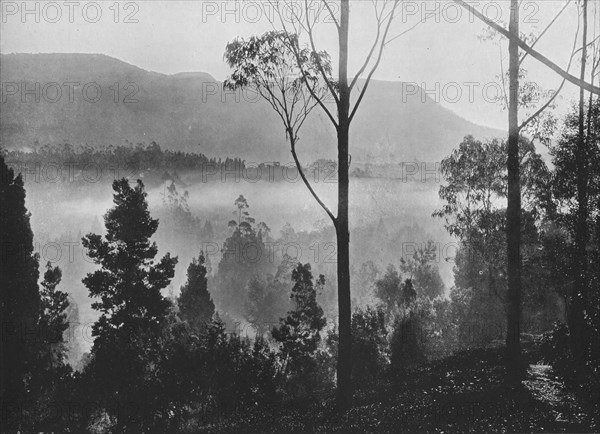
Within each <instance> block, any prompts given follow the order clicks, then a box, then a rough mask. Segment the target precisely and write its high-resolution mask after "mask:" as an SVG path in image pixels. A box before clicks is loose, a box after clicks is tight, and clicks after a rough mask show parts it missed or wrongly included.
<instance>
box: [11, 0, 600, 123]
mask: <svg viewBox="0 0 600 434" xmlns="http://www.w3.org/2000/svg"><path fill="white" fill-rule="evenodd" d="M383 1H385V0H383ZM566 1H567V0H537V1H531V0H522V2H521V22H522V31H523V32H530V31H534V32H536V33H540V32H541V31H542V30H543V29H544V28H545V27H546V25H547V24H548V23H549V22H550V21H551V20H552V19H553V17H554V16H555V15H556V13H557V12H559V11H560V10H561V9H562V7H563V6H564V4H565V2H566ZM295 3H296V4H299V3H300V2H299V0H295ZM381 3H382V2H381V1H380V4H381ZM470 3H471V4H472V5H473V6H475V7H477V9H478V10H480V11H482V12H484V13H485V14H486V15H488V16H489V17H490V18H492V19H495V20H496V21H499V22H503V23H505V22H506V21H507V20H508V15H509V9H508V1H507V0H499V1H498V0H497V1H486V0H480V1H470ZM575 3H576V1H574V0H573V1H571V4H569V6H568V7H567V8H566V9H565V11H564V12H563V13H562V14H561V16H560V17H559V18H558V19H557V20H556V22H555V23H554V25H553V26H552V27H551V28H550V29H549V30H548V32H547V33H546V34H545V35H544V37H543V39H542V40H541V41H540V42H539V43H538V44H537V45H536V49H538V50H539V51H540V52H542V53H544V54H545V55H546V56H548V57H549V58H550V59H551V60H553V61H554V62H556V63H557V64H559V65H561V66H563V67H566V65H567V63H568V58H569V55H570V53H571V49H572V45H573V42H574V37H575V32H576V29H577V20H578V10H577V7H576V5H575ZM599 3H600V0H591V2H590V7H591V9H592V10H593V11H594V14H592V15H593V16H595V17H596V18H597V17H598V12H599V10H600V5H599ZM331 4H332V5H333V7H334V10H335V9H336V8H339V7H338V6H336V2H331ZM0 5H1V10H2V17H1V28H0V53H2V54H8V53H102V54H106V55H108V56H112V57H116V58H118V59H120V60H123V61H125V62H127V63H131V64H133V65H136V66H138V67H140V68H143V69H146V70H151V71H156V72H161V73H165V74H174V73H178V72H190V71H203V72H208V73H210V74H211V75H212V76H213V77H215V78H217V79H220V80H222V79H224V78H225V77H226V76H227V74H228V72H229V70H228V67H227V65H226V64H225V62H224V61H223V51H224V48H225V45H226V44H227V42H229V41H231V40H232V39H233V38H235V37H236V36H242V37H243V36H250V35H254V34H260V33H263V32H264V31H267V30H270V29H272V25H271V24H270V22H269V18H275V19H277V17H276V16H275V15H274V12H273V9H272V8H271V7H270V6H269V3H268V1H264V0H263V1H261V0H241V1H237V2H236V1H209V0H189V1H178V0H175V1H172V0H171V1H163V0H146V1H139V0H138V1H119V2H116V1H111V0H109V1H106V0H103V1H97V2H92V1H31V0H30V1H27V2H22V1H7V0H0ZM315 11H317V9H314V10H313V11H311V12H309V13H319V15H318V16H319V22H320V23H319V26H318V28H317V32H316V44H317V46H318V47H319V49H326V50H327V51H328V52H329V53H330V54H331V55H332V57H333V59H334V62H335V61H337V40H336V37H337V34H336V30H335V26H334V24H332V23H327V22H325V21H326V20H325V17H326V14H325V11H324V10H321V11H317V12H315ZM292 18H293V17H292V14H291V13H288V19H287V20H286V21H288V22H287V24H288V25H289V24H290V23H291V20H292ZM284 19H285V18H284ZM350 23H351V29H350V31H351V35H350V50H351V56H350V71H356V70H358V69H359V68H360V65H361V63H362V61H363V60H364V58H365V55H366V53H367V52H368V50H369V48H370V46H371V44H372V41H373V38H374V36H375V29H376V27H375V25H374V15H373V7H372V4H371V2H370V1H366V0H351V16H350ZM590 24H591V27H592V28H591V29H590V36H592V35H598V33H600V32H599V30H598V26H599V25H600V22H599V20H598V19H596V20H595V21H592V22H591V23H590ZM276 25H277V22H276ZM413 26H415V27H414V28H413ZM411 28H412V30H410V31H408V32H407V33H405V34H404V35H402V36H400V37H399V38H398V39H396V40H394V41H393V42H392V43H390V44H389V45H388V46H387V48H386V50H385V53H384V57H383V59H382V62H381V65H380V67H379V69H378V71H377V72H376V73H375V75H374V78H376V79H380V80H389V81H404V82H414V83H417V84H418V85H419V86H421V87H423V88H425V89H426V90H427V91H428V95H429V96H430V97H431V98H434V99H436V100H437V101H439V102H440V103H441V104H443V105H444V106H445V107H448V108H450V109H451V110H453V111H454V112H456V113H458V114H459V115H460V116H462V117H464V118H466V119H468V120H470V121H473V122H476V123H478V124H482V125H488V126H492V127H496V128H500V129H505V127H506V122H507V121H506V113H505V112H503V111H502V109H501V107H500V106H499V105H498V104H497V103H495V102H493V101H492V100H493V99H494V97H495V96H496V94H497V90H498V88H499V85H500V79H499V78H498V75H499V74H500V70H501V66H500V58H501V57H503V58H504V62H503V63H504V67H505V68H506V66H507V63H508V62H507V43H506V41H503V42H502V45H501V47H498V45H496V44H494V43H493V42H489V41H488V42H482V41H480V39H479V38H478V35H481V34H482V33H483V30H484V28H485V25H484V24H482V23H481V22H479V21H478V19H477V18H475V17H473V16H471V15H470V14H469V13H468V12H467V11H466V10H464V9H461V8H460V7H458V6H457V5H455V4H454V3H453V2H452V1H451V0H441V1H437V0H423V1H409V0H405V1H403V2H402V6H401V7H400V9H399V13H398V14H397V18H396V20H395V22H394V24H393V26H392V29H391V31H390V34H392V35H398V34H400V33H402V32H404V31H406V30H408V29H411ZM579 36H580V37H581V34H580V35H579ZM524 66H525V67H526V69H527V70H528V72H529V74H528V79H529V80H532V81H535V82H536V83H538V84H539V85H540V86H541V87H542V88H545V89H556V88H557V87H558V85H559V84H560V81H561V79H560V78H559V77H558V76H557V75H556V74H555V73H554V72H552V71H551V70H549V69H548V68H546V67H545V66H543V65H541V64H540V63H538V62H537V61H536V60H534V59H532V58H529V59H528V60H526V62H525V63H524ZM578 71H579V60H578V59H575V61H574V62H573V64H572V65H571V73H573V74H575V75H578ZM563 95H564V100H563V102H562V107H563V109H564V108H565V107H567V106H568V105H569V104H570V102H569V100H570V99H572V98H574V96H575V95H576V88H575V87H574V86H572V85H567V86H565V89H564V91H563Z"/></svg>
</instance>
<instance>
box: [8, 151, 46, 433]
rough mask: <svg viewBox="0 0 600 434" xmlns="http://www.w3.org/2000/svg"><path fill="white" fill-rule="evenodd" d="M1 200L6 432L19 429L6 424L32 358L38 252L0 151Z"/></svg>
mask: <svg viewBox="0 0 600 434" xmlns="http://www.w3.org/2000/svg"><path fill="white" fill-rule="evenodd" d="M0 204H1V205H0V294H1V297H0V319H1V321H2V339H0V346H1V347H0V372H1V373H2V374H1V381H0V391H1V401H2V422H1V423H2V431H3V432H5V431H6V430H12V429H15V428H18V427H16V426H10V427H9V426H7V424H10V423H12V422H16V423H17V424H18V423H19V421H20V420H19V418H16V419H11V417H10V416H11V415H14V414H16V413H15V412H17V411H18V410H17V409H18V408H21V407H22V405H23V402H24V400H26V399H28V396H27V384H26V377H27V374H28V373H29V372H30V371H31V369H32V367H33V363H34V360H35V357H36V351H37V343H38V342H37V333H36V330H37V322H38V318H39V311H40V294H39V291H38V284H37V281H38V278H39V271H38V255H37V254H35V253H34V252H33V232H32V231H31V226H30V223H29V217H30V214H29V212H27V208H26V207H25V188H24V186H23V179H22V177H21V175H17V176H15V173H14V171H13V170H12V169H10V168H8V166H7V165H6V163H5V161H4V157H3V156H2V154H0ZM32 331H33V333H31V332H32ZM25 332H27V333H25ZM6 406H8V407H10V408H6ZM7 415H8V417H5V416H7ZM5 428H6V430H5Z"/></svg>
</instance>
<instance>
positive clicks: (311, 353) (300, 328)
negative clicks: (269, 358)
mask: <svg viewBox="0 0 600 434" xmlns="http://www.w3.org/2000/svg"><path fill="white" fill-rule="evenodd" d="M292 280H293V281H294V287H293V288H292V294H291V296H290V297H291V299H292V300H293V302H294V303H295V308H294V310H292V311H290V312H288V316H287V317H286V318H282V319H281V325H280V326H279V327H275V328H273V331H272V335H273V338H274V339H275V340H276V341H277V342H279V343H280V345H281V355H282V357H283V361H284V369H285V371H286V372H287V374H288V375H289V380H290V381H289V385H291V387H293V388H294V389H296V390H295V391H294V393H296V394H298V393H300V394H305V393H307V392H311V389H312V388H314V387H315V384H314V380H316V377H315V375H314V374H315V371H316V358H315V354H316V351H317V349H318V346H319V342H320V341H321V335H320V332H321V330H322V329H323V327H325V324H326V322H327V320H326V318H325V316H324V314H323V309H322V308H321V306H319V304H318V303H317V288H322V287H323V286H324V285H325V277H324V276H323V275H320V276H319V279H318V280H317V283H316V287H315V284H314V283H313V275H312V272H311V269H310V264H305V265H302V264H300V263H298V265H297V267H296V268H295V269H294V270H293V271H292Z"/></svg>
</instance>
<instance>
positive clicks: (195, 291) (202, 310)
mask: <svg viewBox="0 0 600 434" xmlns="http://www.w3.org/2000/svg"><path fill="white" fill-rule="evenodd" d="M177 304H178V306H179V316H180V317H181V319H182V320H184V321H187V322H188V323H189V324H190V326H191V327H192V329H193V330H195V331H200V330H204V328H205V327H206V324H208V323H209V322H211V321H212V317H213V315H214V313H215V304H214V303H213V301H212V298H211V296H210V293H209V291H208V280H207V278H206V267H205V266H204V252H200V255H199V256H198V259H196V258H194V259H193V260H192V262H191V264H190V265H189V267H188V270H187V282H186V284H185V285H184V286H182V287H181V295H180V296H179V298H178V299H177Z"/></svg>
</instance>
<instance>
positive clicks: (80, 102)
mask: <svg viewBox="0 0 600 434" xmlns="http://www.w3.org/2000/svg"><path fill="white" fill-rule="evenodd" d="M0 64H1V68H0V78H1V80H2V83H3V86H2V105H1V108H2V110H1V112H0V143H1V144H2V146H4V147H6V148H22V147H30V146H32V145H33V144H34V143H36V142H37V143H39V144H46V143H61V142H69V143H72V144H78V143H87V144H90V145H93V146H102V145H107V144H121V143H124V142H125V141H129V142H133V143H138V142H147V143H148V142H150V141H156V142H158V143H159V144H161V146H162V147H164V148H168V149H181V150H186V151H199V152H203V153H205V154H208V155H210V156H239V157H242V158H245V159H246V160H248V161H256V162H259V161H273V160H280V161H291V157H290V153H289V149H288V146H287V144H286V142H285V135H284V133H283V128H282V125H281V121H280V119H279V118H278V117H277V115H276V114H275V113H274V112H273V111H272V109H271V108H270V106H269V105H268V104H267V103H265V102H264V101H261V100H258V99H257V98H256V96H255V95H254V94H252V93H251V92H244V93H239V92H238V93H237V94H231V93H228V92H224V91H223V90H222V86H221V83H220V82H218V81H217V80H215V79H214V78H213V77H211V76H210V75H209V74H206V73H201V72H186V73H179V74H175V75H170V76H169V75H164V74H159V73H155V72H149V71H145V70H143V69H140V68H138V67H135V66H133V65H130V64H127V63H125V62H122V61H120V60H117V59H114V58H111V57H108V56H105V55H96V54H93V55H92V54H8V55H0ZM402 89H403V85H402V83H401V82H381V81H373V82H372V83H371V86H370V88H369V91H368V92H367V96H366V97H365V99H364V101H363V105H362V106H361V108H360V109H359V112H358V115H357V117H356V119H355V121H354V123H353V126H352V130H351V137H352V142H351V152H352V154H353V158H354V159H355V161H361V160H365V159H367V158H369V159H375V160H376V161H377V160H379V161H387V162H389V161H390V159H393V160H396V161H403V160H413V159H415V158H416V159H419V160H423V161H437V160H439V159H440V158H442V157H443V156H445V155H447V154H448V152H449V150H451V149H453V148H454V147H455V146H456V145H457V143H458V142H459V141H460V140H461V139H462V137H463V136H464V135H466V134H473V135H475V136H478V137H491V136H497V135H499V134H501V132H499V131H497V130H493V129H489V128H485V127H481V126H478V125H475V124H473V123H471V122H468V121H466V120H465V119H462V118H461V117H459V116H457V115H456V114H455V113H453V112H452V111H450V110H448V109H446V108H444V107H442V106H441V105H439V104H437V103H435V102H434V101H432V100H431V99H429V98H426V101H425V102H423V101H422V99H421V95H412V96H407V97H403V95H402ZM403 100H405V102H403ZM332 110H333V111H334V112H335V110H334V108H333V107H332ZM335 137H336V135H335V130H334V129H333V127H332V126H331V125H330V122H329V120H328V119H327V118H326V116H325V115H324V114H323V113H322V112H321V111H320V109H318V108H317V109H315V110H314V112H313V114H311V117H310V119H309V120H308V121H307V123H306V124H305V126H304V128H303V130H302V131H301V141H300V144H299V148H300V150H299V152H300V154H301V156H303V158H304V159H305V161H312V160H315V159H316V158H332V157H334V156H335V154H336V152H335V142H336V139H335Z"/></svg>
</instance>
